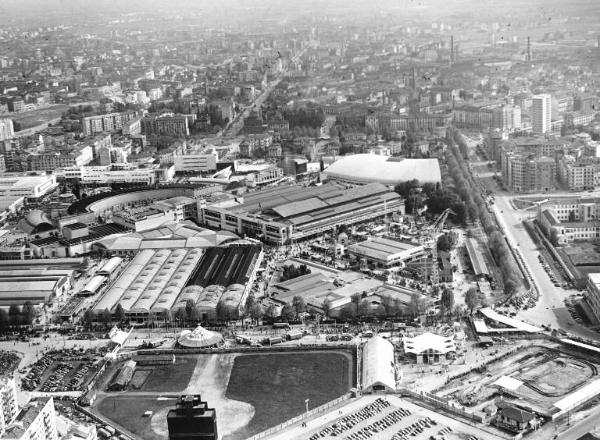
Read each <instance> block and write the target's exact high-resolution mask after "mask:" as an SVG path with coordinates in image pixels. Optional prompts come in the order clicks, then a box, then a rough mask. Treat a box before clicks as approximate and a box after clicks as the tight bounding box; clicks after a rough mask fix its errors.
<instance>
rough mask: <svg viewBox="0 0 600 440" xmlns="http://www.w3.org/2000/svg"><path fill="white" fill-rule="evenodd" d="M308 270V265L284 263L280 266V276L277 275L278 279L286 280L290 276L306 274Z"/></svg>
mask: <svg viewBox="0 0 600 440" xmlns="http://www.w3.org/2000/svg"><path fill="white" fill-rule="evenodd" d="M309 273H311V272H310V269H309V267H308V266H307V265H306V264H301V265H300V266H294V265H293V264H286V265H284V266H282V267H281V276H280V277H279V281H280V282H283V281H287V280H291V279H292V278H298V277H301V276H302V275H308V274H309Z"/></svg>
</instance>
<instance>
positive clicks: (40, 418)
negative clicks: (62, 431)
mask: <svg viewBox="0 0 600 440" xmlns="http://www.w3.org/2000/svg"><path fill="white" fill-rule="evenodd" d="M32 439H44V440H58V430H57V429H56V413H55V411H54V400H53V399H52V397H39V398H37V399H33V400H31V401H30V402H29V403H28V404H27V405H26V406H25V407H23V408H22V409H21V411H20V412H19V415H18V416H17V418H16V420H15V421H14V422H13V423H12V425H10V426H8V427H7V428H6V431H5V433H4V435H3V436H2V440H32Z"/></svg>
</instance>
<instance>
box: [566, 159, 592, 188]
mask: <svg viewBox="0 0 600 440" xmlns="http://www.w3.org/2000/svg"><path fill="white" fill-rule="evenodd" d="M558 179H559V181H560V182H561V183H562V184H563V185H565V186H566V187H567V188H568V189H570V190H572V191H582V190H587V189H593V188H595V187H596V186H598V185H599V184H600V163H598V162H590V161H581V162H577V161H575V159H574V158H573V157H570V156H565V157H563V158H561V159H560V160H559V161H558Z"/></svg>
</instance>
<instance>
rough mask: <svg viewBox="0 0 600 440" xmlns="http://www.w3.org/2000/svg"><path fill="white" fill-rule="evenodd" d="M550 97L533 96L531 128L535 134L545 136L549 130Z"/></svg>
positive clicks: (550, 114) (543, 95)
mask: <svg viewBox="0 0 600 440" xmlns="http://www.w3.org/2000/svg"><path fill="white" fill-rule="evenodd" d="M551 124H552V97H551V96H550V94H549V93H543V94H540V95H535V96H534V97H533V98H532V106H531V127H532V131H533V132H534V133H536V134H545V133H548V132H549V131H550V130H551V128H552V127H551Z"/></svg>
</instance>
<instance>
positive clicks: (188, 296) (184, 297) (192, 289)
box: [171, 284, 204, 312]
mask: <svg viewBox="0 0 600 440" xmlns="http://www.w3.org/2000/svg"><path fill="white" fill-rule="evenodd" d="M203 290H204V289H203V288H202V286H197V285H195V284H192V285H190V286H187V287H186V288H184V289H183V290H182V291H181V293H180V294H179V296H178V297H177V301H176V302H175V304H174V305H173V306H172V307H171V312H175V311H176V310H178V309H184V308H185V305H186V304H187V302H188V300H192V301H193V302H194V304H196V302H198V299H199V298H200V295H202V291H203Z"/></svg>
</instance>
